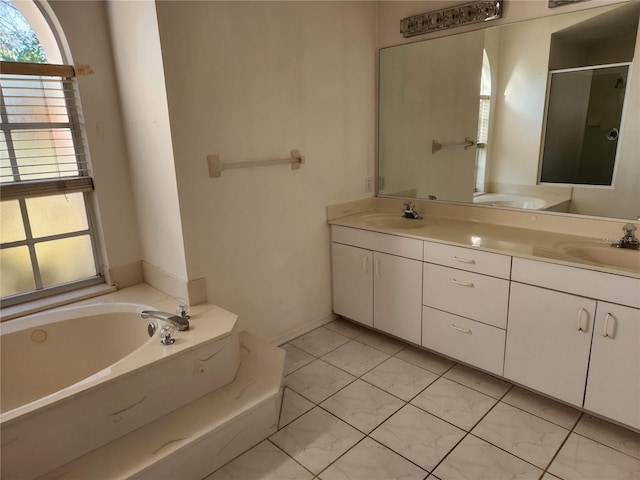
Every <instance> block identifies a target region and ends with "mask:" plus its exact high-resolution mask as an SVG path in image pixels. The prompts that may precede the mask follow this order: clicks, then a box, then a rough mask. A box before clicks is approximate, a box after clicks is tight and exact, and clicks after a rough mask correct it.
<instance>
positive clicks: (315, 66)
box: [157, 1, 376, 339]
mask: <svg viewBox="0 0 640 480" xmlns="http://www.w3.org/2000/svg"><path fill="white" fill-rule="evenodd" d="M157 10H158V24H159V31H160V41H161V44H162V55H163V61H164V69H165V77H166V83H167V96H168V100H169V115H170V119H171V134H172V138H173V148H174V157H175V164H176V173H177V179H178V192H179V198H180V213H181V216H182V219H183V226H184V231H183V234H184V238H185V251H186V256H187V268H188V272H189V278H190V279H192V278H198V277H205V278H206V281H207V293H208V298H209V301H212V302H214V303H216V304H218V305H221V306H223V307H225V308H227V309H229V310H231V311H233V312H235V313H237V314H239V317H240V323H241V328H244V329H248V330H250V331H252V332H254V333H256V334H259V335H263V336H265V337H267V338H272V339H273V338H284V337H283V336H285V337H286V336H287V335H288V334H292V332H296V331H299V329H301V328H302V329H304V328H308V325H309V324H310V323H309V322H314V321H322V320H326V319H327V318H329V317H330V315H331V278H330V256H329V228H328V226H327V225H326V221H325V206H326V205H328V204H331V203H336V202H341V201H346V200H352V199H354V198H360V197H363V196H366V195H367V194H365V192H364V180H365V177H366V176H373V175H374V161H375V103H376V92H375V78H376V69H375V61H376V50H375V13H376V7H375V4H374V3H371V2H351V3H349V2H255V3H252V2H197V1H196V2H165V1H163V2H158V3H157ZM291 149H299V150H300V151H301V153H302V154H303V155H304V156H305V157H306V163H305V164H304V165H303V166H302V168H301V169H300V170H297V171H292V170H291V169H290V167H287V166H271V167H263V168H252V169H242V170H227V171H224V172H223V173H222V176H221V177H220V178H215V179H211V178H208V171H207V163H206V157H207V155H209V154H218V155H220V158H221V160H222V161H223V162H239V161H247V160H251V161H253V160H268V159H272V158H284V157H287V156H289V151H290V150H291ZM368 195H371V194H368Z"/></svg>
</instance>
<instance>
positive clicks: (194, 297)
mask: <svg viewBox="0 0 640 480" xmlns="http://www.w3.org/2000/svg"><path fill="white" fill-rule="evenodd" d="M187 291H188V293H189V295H188V297H187V299H188V300H189V305H198V304H199V303H204V302H206V301H207V300H208V297H207V281H206V279H205V278H204V277H201V278H196V279H195V280H189V281H188V282H187Z"/></svg>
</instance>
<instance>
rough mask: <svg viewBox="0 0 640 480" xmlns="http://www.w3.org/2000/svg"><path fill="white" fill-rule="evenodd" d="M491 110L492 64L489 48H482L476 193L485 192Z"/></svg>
mask: <svg viewBox="0 0 640 480" xmlns="http://www.w3.org/2000/svg"><path fill="white" fill-rule="evenodd" d="M490 112H491V65H490V63H489V56H488V55H487V50H486V49H483V50H482V72H481V75H480V108H479V109H478V141H477V143H476V145H477V149H476V175H475V177H476V184H475V187H474V190H473V191H474V193H484V191H485V178H486V171H487V142H488V140H489V114H490Z"/></svg>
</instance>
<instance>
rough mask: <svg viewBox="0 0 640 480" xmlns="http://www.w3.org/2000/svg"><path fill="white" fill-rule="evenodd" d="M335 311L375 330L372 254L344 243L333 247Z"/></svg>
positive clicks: (335, 244) (332, 264)
mask: <svg viewBox="0 0 640 480" xmlns="http://www.w3.org/2000/svg"><path fill="white" fill-rule="evenodd" d="M331 268H332V277H333V311H334V312H335V313H337V314H339V315H342V316H343V317H346V318H349V319H351V320H355V321H356V322H360V323H362V324H364V325H368V326H369V327H373V273H372V268H373V254H372V252H371V251H369V250H364V249H362V248H357V247H351V246H349V245H343V244H341V243H332V244H331Z"/></svg>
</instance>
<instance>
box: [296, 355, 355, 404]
mask: <svg viewBox="0 0 640 480" xmlns="http://www.w3.org/2000/svg"><path fill="white" fill-rule="evenodd" d="M355 379H356V377H354V376H353V375H349V374H348V373H347V372H343V371H342V370H340V369H338V368H336V367H334V366H333V365H329V364H328V363H326V362H323V361H322V360H315V361H314V362H312V363H310V364H308V365H305V366H304V367H302V368H300V369H299V370H296V371H295V372H293V373H292V374H291V375H289V376H287V377H285V379H284V382H285V385H286V386H287V387H289V388H290V389H292V390H294V391H295V392H297V393H299V394H300V395H302V396H303V397H305V398H307V399H308V400H311V401H312V402H314V403H320V402H322V401H323V400H325V399H327V398H329V397H330V396H331V395H333V394H334V393H336V392H337V391H338V390H340V389H341V388H343V387H346V386H347V385H349V384H350V383H351V382H353V381H354V380H355Z"/></svg>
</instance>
